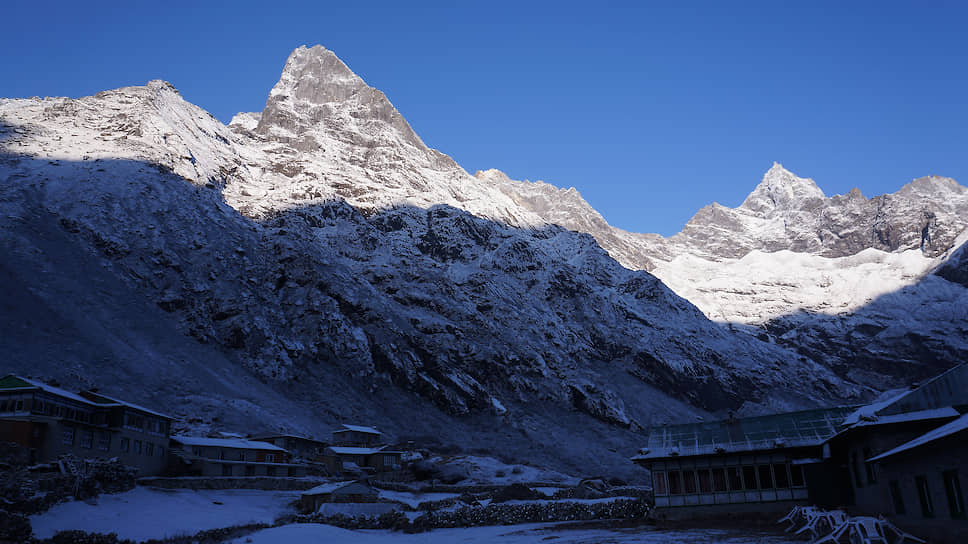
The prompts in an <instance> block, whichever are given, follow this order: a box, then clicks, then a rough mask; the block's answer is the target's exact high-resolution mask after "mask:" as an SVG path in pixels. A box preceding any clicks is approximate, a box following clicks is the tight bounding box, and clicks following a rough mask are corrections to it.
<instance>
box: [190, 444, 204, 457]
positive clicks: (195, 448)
mask: <svg viewBox="0 0 968 544" xmlns="http://www.w3.org/2000/svg"><path fill="white" fill-rule="evenodd" d="M192 455H197V456H199V457H201V456H202V448H201V447H199V446H192Z"/></svg>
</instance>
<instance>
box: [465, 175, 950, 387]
mask: <svg viewBox="0 0 968 544" xmlns="http://www.w3.org/2000/svg"><path fill="white" fill-rule="evenodd" d="M478 178H479V179H483V180H487V181H489V182H491V183H493V184H494V185H495V186H496V187H499V188H500V189H501V190H502V191H503V192H505V194H508V195H509V196H510V197H511V198H512V199H514V200H515V201H516V202H519V203H521V204H522V205H523V206H525V207H527V208H528V209H530V210H532V211H534V212H535V213H538V214H540V215H542V217H544V218H545V219H546V220H548V221H552V222H555V223H556V224H559V225H562V226H565V227H566V228H570V229H574V230H576V231H579V232H587V233H589V234H592V235H593V236H595V238H596V239H597V240H598V241H599V243H600V244H601V245H602V247H603V248H605V249H606V250H607V251H609V253H610V254H611V255H612V256H613V257H615V258H616V259H617V260H619V261H620V262H622V264H624V265H625V266H627V267H629V268H633V269H647V270H650V271H651V272H652V273H653V274H654V275H655V276H656V277H658V278H660V279H661V280H662V281H663V282H664V283H665V284H666V285H668V286H669V287H670V288H672V289H673V291H675V292H676V293H677V294H678V295H680V296H682V297H684V298H686V299H687V300H689V301H690V302H692V303H693V304H695V305H696V306H697V307H699V308H700V309H701V310H702V311H703V312H704V313H705V314H706V315H707V316H708V317H709V318H710V319H713V320H716V321H720V322H723V323H731V324H740V325H744V327H741V329H742V330H746V331H748V332H751V333H753V334H756V335H759V336H760V337H762V338H764V339H772V340H774V341H777V342H780V343H783V344H785V345H788V346H791V347H794V348H796V349H798V350H799V351H800V352H801V353H804V354H807V355H809V356H811V357H813V358H814V359H816V360H822V361H825V362H826V363H827V364H829V365H830V366H831V367H834V368H838V369H840V373H841V374H842V375H848V374H849V373H848V370H849V369H851V368H852V367H851V362H852V361H858V360H863V361H864V364H863V365H860V366H862V367H864V368H871V367H876V368H878V370H879V371H880V372H883V373H885V374H886V375H888V376H890V375H917V374H918V373H919V371H918V370H912V368H915V369H916V368H921V367H924V368H923V369H922V370H921V371H920V372H927V373H930V372H933V371H935V370H937V369H938V368H939V367H940V368H943V367H944V366H945V365H950V364H951V363H952V362H954V361H956V360H958V358H959V357H963V356H964V355H965V354H968V333H966V329H968V320H966V319H965V314H964V310H963V309H964V308H965V307H966V302H968V299H966V294H968V292H966V291H965V290H964V289H962V288H960V287H958V288H956V287H952V286H949V285H947V284H946V283H945V282H940V281H939V279H938V276H940V277H943V278H946V279H949V280H951V281H953V282H956V283H960V284H961V285H962V286H964V285H965V282H964V277H965V274H964V269H965V265H964V263H965V260H966V259H965V249H964V242H965V241H966V240H968V230H966V229H968V189H966V188H964V187H962V186H961V185H959V184H957V183H956V182H955V181H954V180H951V179H948V178H941V177H927V178H921V179H918V180H915V181H913V182H911V183H909V184H908V185H905V186H904V187H902V188H901V189H900V190H899V191H898V192H896V193H893V194H888V195H881V196H878V197H874V198H872V199H867V198H866V197H864V196H863V195H862V194H861V193H860V191H857V190H856V189H855V190H853V191H851V192H849V193H848V194H846V195H837V196H834V197H826V196H825V195H824V194H823V192H822V191H821V190H820V189H819V187H817V185H816V184H815V183H814V182H813V180H810V179H804V178H800V177H797V176H796V175H794V174H792V173H791V172H789V171H788V170H786V169H784V168H783V167H782V166H780V165H779V164H774V165H773V167H772V168H770V170H769V171H768V172H767V173H766V175H765V176H764V177H763V180H762V182H761V183H760V184H759V185H758V186H757V187H756V188H755V189H754V191H753V192H752V193H750V195H749V196H748V197H747V198H746V200H745V201H744V202H743V203H742V205H740V206H739V207H737V208H727V207H724V206H721V205H719V204H715V203H714V204H711V205H709V206H706V207H705V208H703V209H702V210H700V211H699V212H698V213H697V214H696V215H695V216H694V217H693V218H692V219H691V220H690V221H689V222H688V224H687V225H686V226H685V228H683V230H682V231H681V232H680V233H678V234H676V235H674V236H672V237H670V238H662V237H659V236H657V235H648V234H645V235H643V234H636V233H629V232H625V231H622V230H621V229H617V228H614V227H611V226H610V225H608V224H607V223H606V222H605V220H604V219H603V218H602V217H601V215H600V214H598V212H596V211H595V210H593V209H592V208H591V206H589V205H588V204H587V203H586V202H585V201H584V200H582V199H581V198H580V196H578V195H577V193H576V192H574V191H573V190H568V191H560V190H559V189H557V188H555V187H553V186H551V185H548V184H545V183H541V182H538V183H529V182H517V181H512V180H508V179H507V178H506V176H504V175H503V174H501V173H500V172H497V171H494V170H492V171H488V172H479V173H478ZM959 248H961V249H959ZM935 270H937V276H935V275H932V272H933V271H935ZM772 333H776V337H773V338H771V335H772ZM912 339H913V340H912ZM925 339H927V340H925ZM824 346H827V347H826V348H825V347H824ZM898 363H901V364H902V365H903V366H898ZM892 369H893V370H892Z"/></svg>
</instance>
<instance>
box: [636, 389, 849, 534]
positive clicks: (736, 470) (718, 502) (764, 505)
mask: <svg viewBox="0 0 968 544" xmlns="http://www.w3.org/2000/svg"><path fill="white" fill-rule="evenodd" d="M854 410H855V408H854V407H839V408H829V409H817V410H805V411H800V412H791V413H786V414H775V415H769V416H760V417H748V418H741V419H737V418H730V419H726V420H722V421H714V422H697V423H687V424H680V425H667V426H661V427H654V428H652V429H650V432H649V437H648V442H647V447H646V448H644V449H643V450H642V451H641V452H640V453H639V455H638V456H636V457H634V458H633V460H634V461H635V462H636V463H638V464H639V465H641V466H643V467H645V468H647V469H649V470H650V472H651V476H652V489H653V493H654V496H655V510H656V516H657V517H658V518H660V519H682V518H688V517H698V516H703V517H716V516H719V515H732V514H735V513H738V512H749V513H752V512H781V511H784V510H789V509H790V508H791V507H792V506H793V505H796V504H806V503H807V502H808V501H810V500H811V498H813V497H814V496H817V495H821V494H822V493H821V492H820V491H819V490H820V487H821V484H822V483H823V482H826V481H828V480H829V479H831V478H832V475H831V473H832V472H836V470H835V469H833V468H832V467H830V466H828V465H826V464H825V463H824V462H823V443H824V441H825V440H826V439H828V438H830V437H831V436H833V435H835V434H836V433H837V430H838V429H839V427H840V422H841V421H842V420H843V419H844V417H846V416H847V415H848V414H850V413H851V412H853V411H854ZM812 484H813V486H812Z"/></svg>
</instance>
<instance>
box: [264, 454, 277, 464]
mask: <svg viewBox="0 0 968 544" xmlns="http://www.w3.org/2000/svg"><path fill="white" fill-rule="evenodd" d="M275 462H276V454H274V453H267V454H266V463H275Z"/></svg>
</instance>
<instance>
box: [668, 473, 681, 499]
mask: <svg viewBox="0 0 968 544" xmlns="http://www.w3.org/2000/svg"><path fill="white" fill-rule="evenodd" d="M668 476H669V494H670V495H680V494H682V475H681V474H679V471H678V470H674V471H672V472H670V473H669V475H668Z"/></svg>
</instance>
